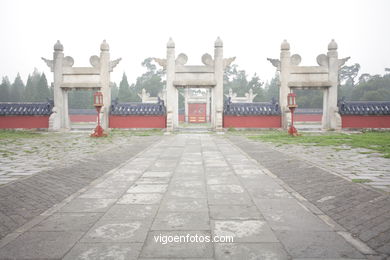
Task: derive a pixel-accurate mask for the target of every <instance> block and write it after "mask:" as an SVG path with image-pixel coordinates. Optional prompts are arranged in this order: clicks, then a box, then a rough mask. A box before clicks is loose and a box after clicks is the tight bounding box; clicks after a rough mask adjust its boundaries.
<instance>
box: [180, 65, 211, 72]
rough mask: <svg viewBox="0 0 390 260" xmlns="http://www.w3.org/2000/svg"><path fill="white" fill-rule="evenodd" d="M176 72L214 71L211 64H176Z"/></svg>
mask: <svg viewBox="0 0 390 260" xmlns="http://www.w3.org/2000/svg"><path fill="white" fill-rule="evenodd" d="M175 70H176V73H214V67H213V66H202V65H190V66H182V65H177V66H176V67H175Z"/></svg>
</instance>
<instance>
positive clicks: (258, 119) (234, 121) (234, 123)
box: [223, 115, 282, 128]
mask: <svg viewBox="0 0 390 260" xmlns="http://www.w3.org/2000/svg"><path fill="white" fill-rule="evenodd" d="M223 127H224V128H229V127H233V128H281V127H282V121H281V116H280V115H273V116H272V115H270V116H266V115H253V116H234V115H224V116H223Z"/></svg>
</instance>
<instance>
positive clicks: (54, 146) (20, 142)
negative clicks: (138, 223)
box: [0, 131, 136, 185]
mask: <svg viewBox="0 0 390 260" xmlns="http://www.w3.org/2000/svg"><path fill="white" fill-rule="evenodd" d="M88 135H89V133H88V132H86V131H84V132H66V133H61V132H58V133H57V132H38V133H35V137H30V138H18V137H15V138H12V137H11V138H4V139H0V185H2V184H7V183H10V182H13V181H16V180H19V179H22V178H25V177H28V176H31V175H34V174H36V173H38V172H42V171H45V170H51V169H56V168H59V167H65V166H70V165H72V164H77V163H78V162H80V161H83V160H86V159H87V158H88V157H91V156H93V155H95V154H97V153H101V152H102V151H104V150H110V149H115V147H118V146H121V145H123V144H126V143H132V139H134V138H136V137H134V136H133V135H131V134H128V133H125V132H121V131H114V132H111V134H110V135H109V136H108V137H107V138H100V139H96V138H87V137H88Z"/></svg>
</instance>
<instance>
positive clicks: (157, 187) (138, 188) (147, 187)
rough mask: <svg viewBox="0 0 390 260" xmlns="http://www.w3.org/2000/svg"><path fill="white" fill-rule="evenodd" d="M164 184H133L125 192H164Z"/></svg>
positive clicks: (165, 188)
mask: <svg viewBox="0 0 390 260" xmlns="http://www.w3.org/2000/svg"><path fill="white" fill-rule="evenodd" d="M167 187H168V185H166V184H135V185H133V186H131V187H130V188H129V189H128V190H127V193H164V192H165V191H166V190H167Z"/></svg>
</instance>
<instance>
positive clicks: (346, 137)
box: [249, 131, 390, 158]
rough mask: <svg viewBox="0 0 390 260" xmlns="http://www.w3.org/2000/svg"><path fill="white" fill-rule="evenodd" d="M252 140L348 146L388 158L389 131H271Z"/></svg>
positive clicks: (252, 137) (389, 147)
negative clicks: (353, 132) (314, 132)
mask: <svg viewBox="0 0 390 260" xmlns="http://www.w3.org/2000/svg"><path fill="white" fill-rule="evenodd" d="M249 138H250V139H252V140H260V141H266V142H272V143H276V144H311V145H315V146H338V147H343V149H346V147H344V146H349V147H352V148H366V149H370V150H373V151H377V152H380V153H382V154H383V157H385V158H390V131H385V132H375V131H371V132H363V133H356V134H344V133H333V132H327V133H321V134H304V135H301V136H296V137H293V136H290V135H288V134H287V133H286V132H280V131H272V132H266V133H263V134H259V135H255V136H253V135H252V136H249Z"/></svg>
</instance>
